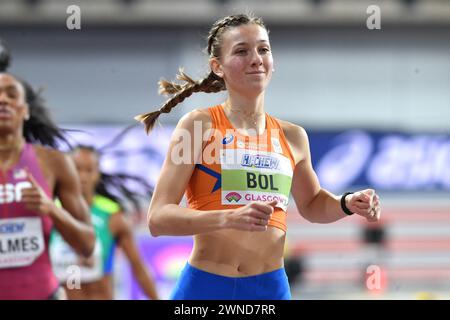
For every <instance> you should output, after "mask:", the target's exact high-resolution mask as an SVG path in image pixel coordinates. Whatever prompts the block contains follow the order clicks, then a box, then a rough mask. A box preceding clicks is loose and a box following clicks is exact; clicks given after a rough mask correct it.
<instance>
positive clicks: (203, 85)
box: [135, 69, 226, 134]
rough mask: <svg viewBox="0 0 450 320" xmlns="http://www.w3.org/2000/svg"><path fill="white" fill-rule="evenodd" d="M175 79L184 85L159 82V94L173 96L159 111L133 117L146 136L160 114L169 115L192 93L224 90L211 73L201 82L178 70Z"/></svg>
mask: <svg viewBox="0 0 450 320" xmlns="http://www.w3.org/2000/svg"><path fill="white" fill-rule="evenodd" d="M177 79H178V80H181V81H184V82H185V83H184V84H177V83H175V82H169V81H167V80H161V81H160V82H159V86H160V89H159V92H160V94H165V95H172V94H174V96H173V97H172V98H170V99H169V100H167V101H166V102H165V103H164V104H163V106H162V107H161V108H160V109H159V110H157V111H153V112H148V113H144V114H141V115H138V116H136V117H135V119H136V120H138V121H140V122H142V123H143V124H144V125H145V131H146V132H147V134H148V133H149V132H150V131H151V130H152V129H153V127H154V126H155V123H156V120H157V119H158V117H159V116H160V115H161V114H162V113H169V112H170V111H172V109H173V108H174V107H176V106H177V105H178V104H180V103H181V102H183V101H184V100H185V99H186V98H188V97H190V96H191V95H192V94H193V93H194V92H205V93H211V92H219V91H222V90H226V87H225V83H224V82H223V80H222V78H220V77H218V76H217V75H216V74H215V73H214V72H212V71H211V72H210V73H209V74H208V76H207V77H205V78H203V79H202V80H199V81H195V80H193V79H192V78H191V77H189V76H188V75H187V74H186V73H184V71H183V69H180V70H179V74H178V75H177Z"/></svg>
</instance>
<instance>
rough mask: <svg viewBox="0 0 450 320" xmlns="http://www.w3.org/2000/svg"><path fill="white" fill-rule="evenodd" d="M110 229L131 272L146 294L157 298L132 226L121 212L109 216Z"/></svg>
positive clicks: (151, 297) (154, 298)
mask: <svg viewBox="0 0 450 320" xmlns="http://www.w3.org/2000/svg"><path fill="white" fill-rule="evenodd" d="M110 229H111V230H112V233H113V235H114V238H115V239H117V243H118V245H119V247H120V248H121V249H122V250H123V251H124V252H125V255H126V256H127V258H128V261H129V262H130V264H131V268H132V270H133V274H134V276H135V277H136V280H137V281H138V282H139V285H140V286H141V288H142V289H143V291H144V293H145V294H146V296H147V297H148V298H150V299H152V300H158V299H159V296H158V292H157V290H156V285H155V282H154V280H153V279H152V277H151V275H150V273H149V272H148V270H147V268H146V266H145V264H144V262H143V261H142V258H141V255H140V253H139V250H138V248H137V245H136V242H135V240H134V236H133V230H132V227H131V226H130V224H129V222H128V221H127V220H126V218H125V216H124V215H123V214H122V213H116V214H114V215H113V216H112V217H111V220H110Z"/></svg>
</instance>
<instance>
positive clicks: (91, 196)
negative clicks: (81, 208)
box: [83, 190, 94, 208]
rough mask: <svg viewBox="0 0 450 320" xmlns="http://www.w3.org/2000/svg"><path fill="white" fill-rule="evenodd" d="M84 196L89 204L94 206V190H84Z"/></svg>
mask: <svg viewBox="0 0 450 320" xmlns="http://www.w3.org/2000/svg"><path fill="white" fill-rule="evenodd" d="M83 198H84V200H86V203H87V205H88V206H89V208H90V207H92V204H93V203H94V192H87V191H85V190H83Z"/></svg>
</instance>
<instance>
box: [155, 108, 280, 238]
mask: <svg viewBox="0 0 450 320" xmlns="http://www.w3.org/2000/svg"><path fill="white" fill-rule="evenodd" d="M195 126H197V128H200V127H201V135H202V136H203V135H204V133H205V132H207V131H208V130H209V129H210V128H211V118H210V116H209V113H208V111H207V110H194V111H192V112H190V113H188V114H187V115H185V116H184V117H183V118H182V119H181V120H180V122H179V123H178V125H177V127H176V129H175V131H174V133H173V135H172V139H171V142H170V145H169V150H168V153H167V156H166V159H165V161H164V164H163V166H162V169H161V173H160V176H159V179H158V182H157V184H156V188H155V191H154V193H153V197H152V201H151V203H150V208H149V210H148V226H149V229H150V233H151V234H152V235H153V236H160V235H172V236H182V235H194V234H200V233H205V232H212V231H216V230H220V229H225V228H233V229H239V230H248V231H265V230H266V229H267V222H268V220H269V218H270V214H271V213H272V212H273V207H272V206H270V205H268V204H265V203H262V202H259V203H258V202H255V203H250V204H248V205H246V206H244V207H241V208H238V209H229V210H210V211H200V210H194V209H190V208H184V207H180V205H179V203H180V201H181V199H182V197H183V194H184V192H185V190H186V186H187V184H188V182H189V180H190V178H191V175H192V173H193V171H194V168H195V162H196V161H195V160H197V159H199V157H200V156H201V152H202V149H203V143H202V141H203V139H202V137H199V136H198V135H199V134H200V130H198V129H197V130H194V128H195ZM194 134H196V135H197V136H194ZM194 139H198V140H197V143H194ZM198 141H200V143H198ZM181 159H184V161H181Z"/></svg>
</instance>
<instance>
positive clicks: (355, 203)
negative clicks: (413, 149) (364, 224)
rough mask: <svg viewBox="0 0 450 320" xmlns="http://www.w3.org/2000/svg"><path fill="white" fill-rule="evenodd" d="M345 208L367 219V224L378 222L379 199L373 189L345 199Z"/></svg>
mask: <svg viewBox="0 0 450 320" xmlns="http://www.w3.org/2000/svg"><path fill="white" fill-rule="evenodd" d="M345 204H346V206H347V208H348V209H349V210H350V211H351V212H353V213H356V214H359V215H360V216H362V217H364V218H366V219H367V221H369V222H375V221H378V220H380V216H381V208H380V198H379V197H378V195H377V194H376V193H375V190H373V189H365V190H361V191H357V192H355V193H353V194H350V195H348V196H346V197H345Z"/></svg>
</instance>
